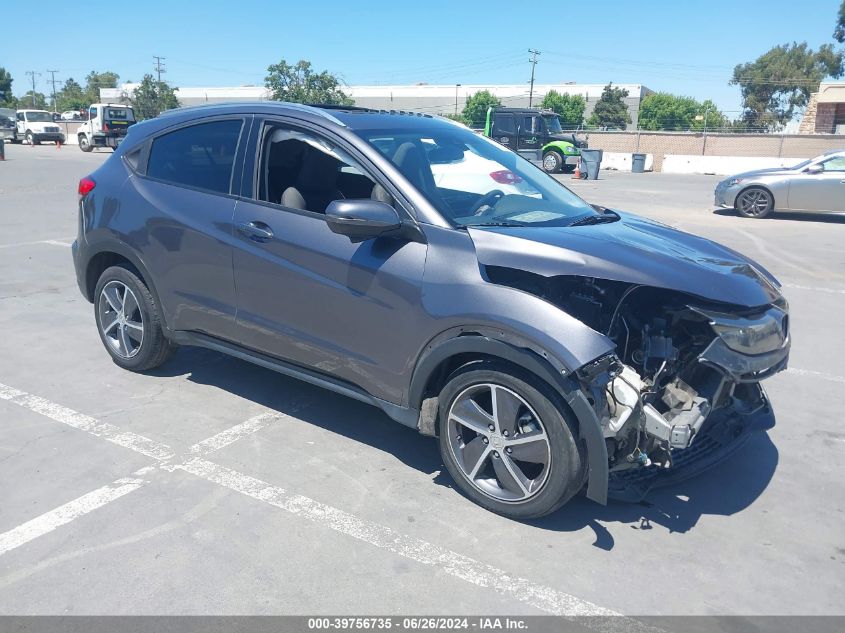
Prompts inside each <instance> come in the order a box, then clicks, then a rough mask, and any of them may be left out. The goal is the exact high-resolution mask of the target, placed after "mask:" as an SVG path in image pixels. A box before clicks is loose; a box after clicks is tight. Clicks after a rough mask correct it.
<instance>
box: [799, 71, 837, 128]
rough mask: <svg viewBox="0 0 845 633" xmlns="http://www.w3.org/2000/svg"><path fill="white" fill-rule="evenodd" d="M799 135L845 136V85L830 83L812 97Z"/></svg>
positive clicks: (824, 84) (820, 87) (820, 88)
mask: <svg viewBox="0 0 845 633" xmlns="http://www.w3.org/2000/svg"><path fill="white" fill-rule="evenodd" d="M798 132H799V134H845V83H843V82H838V83H835V82H828V83H822V84H820V85H819V91H818V92H815V93H813V94H812V95H810V103H809V104H807V110H806V111H805V112H804V118H803V119H801V125H800V127H799V128H798Z"/></svg>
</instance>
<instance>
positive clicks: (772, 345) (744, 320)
mask: <svg viewBox="0 0 845 633" xmlns="http://www.w3.org/2000/svg"><path fill="white" fill-rule="evenodd" d="M692 309H693V310H695V311H696V312H698V313H699V314H701V315H703V316H705V317H707V319H708V320H709V321H710V327H712V328H713V331H714V332H716V334H718V335H719V338H721V339H722V341H724V343H725V345H727V346H728V347H729V348H731V349H732V350H733V351H735V352H739V353H741V354H748V355H751V356H754V355H757V354H767V353H769V352H773V351H775V350H777V349H780V348H781V347H783V346H784V345H786V343H787V341H788V340H789V314H788V313H787V311H786V309H784V308H781V307H779V306H771V307H770V308H768V309H767V310H766V311H765V312H762V313H758V314H755V315H752V316H738V315H735V314H728V313H724V312H716V311H713V310H705V309H703V308H692Z"/></svg>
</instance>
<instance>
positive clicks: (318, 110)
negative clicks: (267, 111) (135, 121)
mask: <svg viewBox="0 0 845 633" xmlns="http://www.w3.org/2000/svg"><path fill="white" fill-rule="evenodd" d="M250 105H261V106H266V105H279V106H284V107H285V108H290V109H291V110H298V111H300V112H307V113H309V114H316V115H317V116H320V117H323V118H324V119H328V120H329V121H331V122H332V123H336V124H337V125H341V126H343V127H346V124H345V123H344V122H343V121H341V120H340V119H338V118H337V117H335V116H333V115H331V114H330V113H328V112H326V111H325V110H323V109H322V107H323V106H312V105H305V104H303V103H291V102H289V101H271V100H268V101H226V102H220V103H203V104H200V105H193V106H182V107H179V108H171V109H170V110H165V111H164V112H162V113H161V114H159V116H170V115H173V114H179V113H181V112H194V111H195V110H202V109H203V108H213V107H217V106H240V107H244V106H250Z"/></svg>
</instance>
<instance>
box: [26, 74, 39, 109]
mask: <svg viewBox="0 0 845 633" xmlns="http://www.w3.org/2000/svg"><path fill="white" fill-rule="evenodd" d="M26 74H27V75H29V76H30V78H31V79H32V93H31V94H32V107H33V108H35V107H37V106H36V105H35V78H36V77H40V76H41V73H37V72H35V71H34V70H27V71H26Z"/></svg>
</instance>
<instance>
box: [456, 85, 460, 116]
mask: <svg viewBox="0 0 845 633" xmlns="http://www.w3.org/2000/svg"><path fill="white" fill-rule="evenodd" d="M460 87H461V84H455V116H458V88H460Z"/></svg>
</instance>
